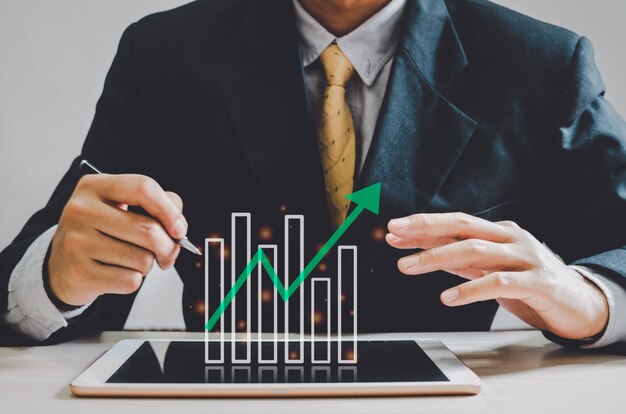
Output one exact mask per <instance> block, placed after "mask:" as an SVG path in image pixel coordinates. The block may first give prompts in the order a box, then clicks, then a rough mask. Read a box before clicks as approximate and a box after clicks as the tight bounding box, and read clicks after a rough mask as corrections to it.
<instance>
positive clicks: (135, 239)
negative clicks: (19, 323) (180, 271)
mask: <svg viewBox="0 0 626 414" xmlns="http://www.w3.org/2000/svg"><path fill="white" fill-rule="evenodd" d="M129 205H132V206H139V207H141V208H143V209H144V210H145V211H146V212H147V213H148V214H149V216H146V215H141V214H137V213H134V212H131V211H128V206H129ZM182 209H183V203H182V200H181V199H180V197H179V196H178V195H176V194H175V193H172V192H167V191H164V190H163V189H162V188H161V186H159V184H158V183H157V182H156V181H154V180H153V179H151V178H149V177H145V176H141V175H107V174H103V175H86V176H84V177H83V178H82V179H81V180H80V181H79V182H78V185H77V186H76V189H75V191H74V193H73V194H72V196H71V198H70V200H69V201H68V203H67V204H66V206H65V208H64V210H63V213H62V215H61V219H60V221H59V225H58V228H57V230H56V233H55V235H54V238H53V240H52V245H51V251H50V259H49V261H48V275H49V286H50V289H51V290H52V293H53V294H54V295H55V296H56V298H57V299H59V300H61V301H62V302H64V303H67V304H69V305H75V306H80V305H84V304H87V303H90V302H92V301H93V300H95V299H96V298H97V297H98V296H100V295H102V294H105V293H117V294H128V293H132V292H135V291H136V290H137V289H139V287H140V286H141V283H142V280H143V277H144V276H145V275H146V274H148V272H149V271H150V269H151V268H152V265H153V263H154V260H155V259H156V261H157V263H158V265H159V267H161V268H162V269H167V268H170V267H171V266H173V265H174V261H175V260H176V258H177V257H178V254H179V252H180V245H179V243H177V241H176V240H178V239H184V237H185V234H186V233H187V221H186V219H185V217H184V216H183V213H182ZM173 239H176V240H173Z"/></svg>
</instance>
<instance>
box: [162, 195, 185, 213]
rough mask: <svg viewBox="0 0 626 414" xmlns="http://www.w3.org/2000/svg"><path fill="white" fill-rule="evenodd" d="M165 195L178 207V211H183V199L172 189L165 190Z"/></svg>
mask: <svg viewBox="0 0 626 414" xmlns="http://www.w3.org/2000/svg"><path fill="white" fill-rule="evenodd" d="M165 195H167V196H168V197H169V198H170V200H171V201H172V203H174V205H175V206H176V208H178V209H179V210H180V211H183V199H182V198H180V196H179V195H178V194H176V193H174V192H172V191H166V192H165Z"/></svg>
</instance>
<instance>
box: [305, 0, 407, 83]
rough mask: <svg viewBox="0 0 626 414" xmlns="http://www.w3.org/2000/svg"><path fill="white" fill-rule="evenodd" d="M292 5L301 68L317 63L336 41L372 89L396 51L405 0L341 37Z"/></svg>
mask: <svg viewBox="0 0 626 414" xmlns="http://www.w3.org/2000/svg"><path fill="white" fill-rule="evenodd" d="M293 3H294V7H295V11H296V27H297V29H298V46H299V47H300V51H301V53H302V64H303V65H304V67H307V66H308V65H310V64H311V63H313V62H314V61H316V60H317V59H318V58H319V56H320V55H321V54H322V52H323V51H324V49H326V48H327V47H328V46H329V45H330V44H331V43H333V42H335V41H336V42H337V45H338V46H339V48H340V49H341V51H342V52H343V53H344V54H345V55H346V57H347V58H348V59H349V60H350V62H351V63H352V66H354V70H355V71H356V72H357V73H358V74H359V77H360V78H361V79H362V80H363V82H364V83H365V84H366V85H367V86H371V85H372V83H373V82H374V80H375V79H376V77H377V76H378V74H379V73H380V71H381V70H382V68H383V67H384V66H385V64H386V63H387V62H388V61H389V59H390V58H391V56H392V55H393V54H394V52H395V49H396V45H397V43H398V40H399V38H400V31H401V29H402V27H401V26H402V24H401V22H402V15H403V11H404V6H405V4H406V0H391V1H390V2H389V4H387V5H386V6H385V7H383V8H382V9H381V10H380V11H378V12H377V13H376V14H375V15H373V16H372V17H370V18H369V19H368V20H367V21H366V22H365V23H363V24H362V25H360V26H359V27H357V28H356V29H354V30H353V31H352V32H350V33H348V34H347V35H345V36H343V37H340V38H337V37H335V36H334V35H333V34H332V33H330V32H329V31H328V30H326V29H325V28H324V27H323V26H322V25H321V24H319V23H318V22H317V20H315V19H314V18H313V16H311V15H310V14H309V13H308V12H307V11H306V10H304V8H303V7H302V6H301V5H300V3H299V1H298V0H293Z"/></svg>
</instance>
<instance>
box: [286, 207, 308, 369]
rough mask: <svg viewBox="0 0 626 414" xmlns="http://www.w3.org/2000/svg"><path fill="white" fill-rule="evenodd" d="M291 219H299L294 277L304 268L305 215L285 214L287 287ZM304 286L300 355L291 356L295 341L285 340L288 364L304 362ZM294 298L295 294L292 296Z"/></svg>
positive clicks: (301, 308) (287, 314) (301, 292)
mask: <svg viewBox="0 0 626 414" xmlns="http://www.w3.org/2000/svg"><path fill="white" fill-rule="evenodd" d="M290 221H298V222H299V233H300V235H299V245H298V250H299V253H300V254H299V256H300V257H299V266H298V269H299V270H298V274H296V275H293V279H295V278H297V277H298V275H299V273H300V272H302V270H303V269H304V216H303V215H301V214H300V215H286V216H285V278H284V284H285V289H289V285H290V280H289V270H290V269H289V258H290V255H289V234H290V226H291V225H290V223H289V222H290ZM304 286H305V284H304V283H303V284H301V285H300V288H299V289H298V290H299V291H300V298H299V299H300V311H299V321H300V326H299V331H300V339H299V343H300V347H299V352H298V357H297V358H291V355H290V353H291V352H290V344H291V343H293V342H294V341H289V340H287V341H286V342H285V363H287V364H302V363H303V362H304V291H305V289H304ZM292 298H293V296H292ZM291 302H292V299H289V300H288V301H286V302H285V335H289V333H290V332H291V329H290V325H289V318H290V315H289V314H290V312H289V307H290V306H289V305H290V303H291Z"/></svg>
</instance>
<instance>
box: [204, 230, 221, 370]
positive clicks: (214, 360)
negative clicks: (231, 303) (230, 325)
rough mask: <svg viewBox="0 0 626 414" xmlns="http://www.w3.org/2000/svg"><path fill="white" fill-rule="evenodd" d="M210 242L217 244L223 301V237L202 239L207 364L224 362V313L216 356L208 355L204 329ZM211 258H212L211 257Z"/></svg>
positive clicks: (206, 342) (207, 312)
mask: <svg viewBox="0 0 626 414" xmlns="http://www.w3.org/2000/svg"><path fill="white" fill-rule="evenodd" d="M211 244H219V249H220V250H219V261H220V285H219V289H220V303H221V302H223V301H224V239H216V238H209V239H204V326H205V329H204V361H205V363H207V364H216V363H219V364H221V363H223V362H224V315H222V316H221V317H220V351H219V355H217V357H215V356H212V355H209V331H208V329H206V325H207V323H209V317H210V309H209V276H210V274H209V267H210V266H209V265H210V261H209V257H211V256H212V254H213V252H212V251H211ZM212 260H213V259H212Z"/></svg>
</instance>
